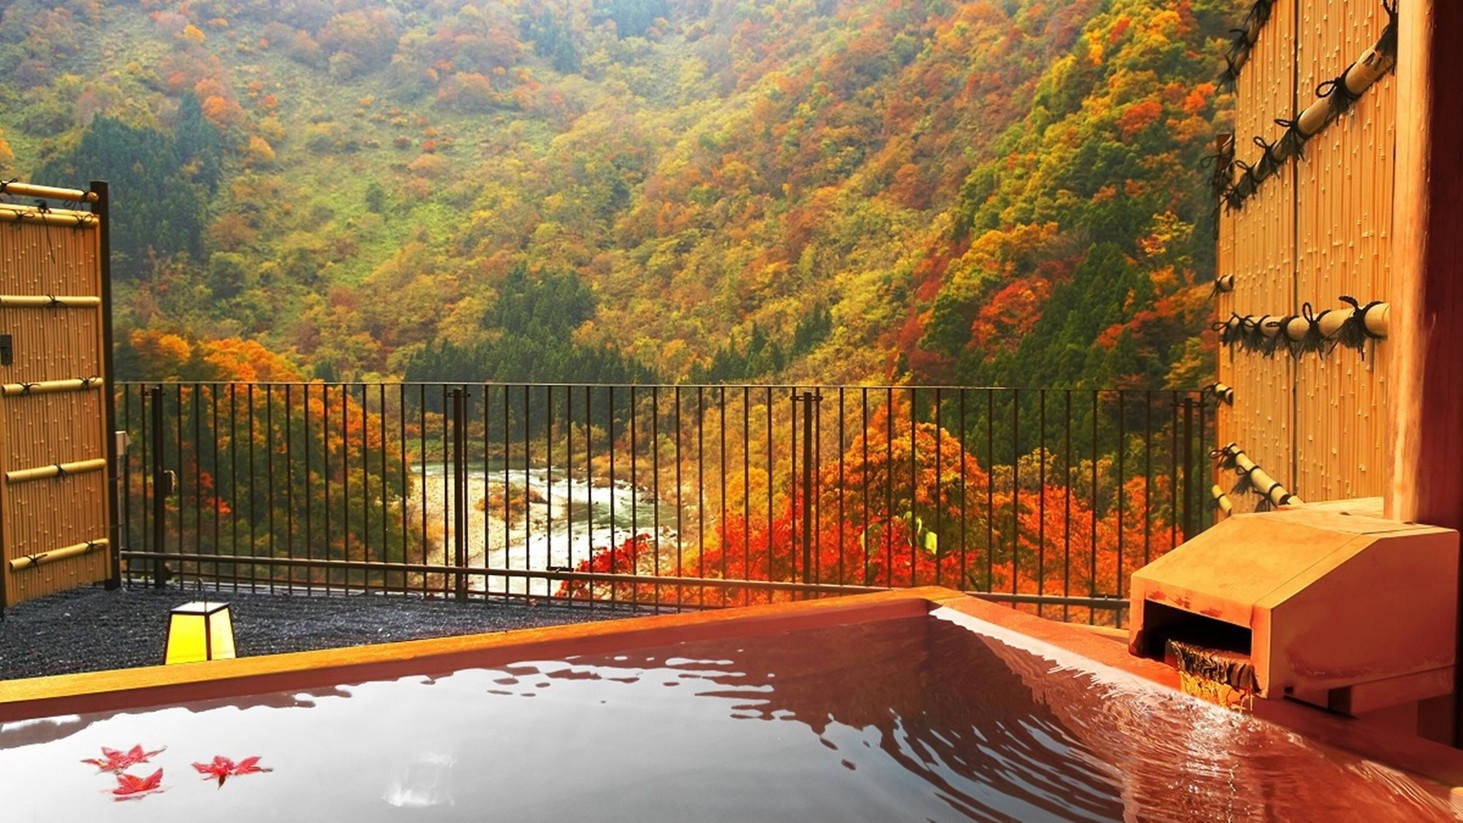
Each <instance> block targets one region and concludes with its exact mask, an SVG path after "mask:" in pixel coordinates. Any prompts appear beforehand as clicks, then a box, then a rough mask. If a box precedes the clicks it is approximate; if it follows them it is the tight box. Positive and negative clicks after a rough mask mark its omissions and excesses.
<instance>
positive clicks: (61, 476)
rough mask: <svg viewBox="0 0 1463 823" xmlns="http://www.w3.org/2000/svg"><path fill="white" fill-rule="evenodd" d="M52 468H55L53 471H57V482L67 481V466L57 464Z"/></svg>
mask: <svg viewBox="0 0 1463 823" xmlns="http://www.w3.org/2000/svg"><path fill="white" fill-rule="evenodd" d="M51 468H53V469H55V470H56V474H55V477H56V479H57V480H65V479H66V474H67V472H66V467H65V466H63V465H61V464H60V463H57V464H56V465H54V466H52V467H51Z"/></svg>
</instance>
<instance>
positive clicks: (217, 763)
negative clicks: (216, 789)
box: [193, 754, 234, 786]
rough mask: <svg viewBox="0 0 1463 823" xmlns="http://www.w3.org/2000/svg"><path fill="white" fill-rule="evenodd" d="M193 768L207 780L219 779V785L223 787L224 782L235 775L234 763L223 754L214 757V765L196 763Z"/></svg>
mask: <svg viewBox="0 0 1463 823" xmlns="http://www.w3.org/2000/svg"><path fill="white" fill-rule="evenodd" d="M193 768H194V769H196V770H197V771H198V773H199V774H201V775H203V777H204V778H205V779H207V778H210V777H213V778H217V779H218V785H220V786H222V785H223V784H224V780H225V779H227V778H228V776H229V775H231V774H233V773H234V761H232V760H230V759H228V758H227V757H224V756H223V755H221V754H218V755H214V757H213V762H212V763H194V764H193Z"/></svg>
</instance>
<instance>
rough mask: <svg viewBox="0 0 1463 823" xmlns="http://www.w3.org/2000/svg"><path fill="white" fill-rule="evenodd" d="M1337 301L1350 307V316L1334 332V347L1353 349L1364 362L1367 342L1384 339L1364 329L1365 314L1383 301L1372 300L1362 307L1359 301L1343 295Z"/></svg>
mask: <svg viewBox="0 0 1463 823" xmlns="http://www.w3.org/2000/svg"><path fill="white" fill-rule="evenodd" d="M1337 299H1338V300H1340V301H1341V302H1343V303H1345V304H1347V305H1349V306H1351V315H1350V316H1348V317H1347V318H1346V320H1345V321H1344V322H1342V324H1341V328H1339V329H1337V330H1336V342H1335V344H1334V345H1337V346H1344V347H1346V348H1348V349H1354V350H1356V352H1357V353H1358V354H1360V355H1361V357H1362V359H1363V360H1365V359H1366V344H1367V341H1368V340H1381V339H1383V337H1384V335H1381V334H1374V333H1372V331H1371V330H1370V329H1368V328H1367V327H1366V315H1367V312H1369V311H1371V310H1372V309H1374V308H1376V307H1377V306H1380V305H1382V303H1383V301H1381V300H1373V301H1372V302H1370V303H1368V304H1366V305H1365V306H1363V305H1361V303H1360V301H1358V300H1357V299H1356V298H1354V297H1352V296H1350V295H1346V294H1343V295H1341V296H1340V297H1339V298H1337Z"/></svg>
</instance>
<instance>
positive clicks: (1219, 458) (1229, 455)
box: [1209, 443, 1240, 469]
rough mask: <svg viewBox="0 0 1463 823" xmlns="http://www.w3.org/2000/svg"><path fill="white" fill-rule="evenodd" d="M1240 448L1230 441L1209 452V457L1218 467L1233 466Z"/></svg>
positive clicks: (1226, 467)
mask: <svg viewBox="0 0 1463 823" xmlns="http://www.w3.org/2000/svg"><path fill="white" fill-rule="evenodd" d="M1239 454H1240V448H1239V446H1238V445H1237V444H1235V443H1230V444H1229V445H1227V446H1224V447H1223V448H1218V449H1215V450H1213V451H1211V452H1209V459H1210V460H1213V461H1215V467H1216V468H1220V469H1233V468H1235V461H1236V460H1237V459H1238V458H1239Z"/></svg>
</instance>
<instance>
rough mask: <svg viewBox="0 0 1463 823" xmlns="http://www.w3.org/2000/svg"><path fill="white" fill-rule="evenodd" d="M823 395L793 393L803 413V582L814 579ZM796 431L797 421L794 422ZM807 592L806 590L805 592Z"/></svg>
mask: <svg viewBox="0 0 1463 823" xmlns="http://www.w3.org/2000/svg"><path fill="white" fill-rule="evenodd" d="M822 399H823V397H822V395H820V394H818V393H817V392H816V391H806V392H803V393H802V394H794V395H793V412H794V414H796V413H797V411H798V407H799V405H801V407H802V413H803V443H802V446H803V453H802V461H803V464H802V498H801V499H802V531H803V533H802V554H803V558H802V560H803V569H802V582H803V583H805V584H811V583H813V582H814V579H813V477H814V474H815V472H814V471H813V468H814V467H813V462H814V460H813V458H814V454H815V453H816V452H815V450H814V448H813V419H814V417H815V416H816V415H817V414H818V402H819V401H820V400H822ZM793 426H794V431H796V426H797V423H796V422H794V423H793ZM805 594H806V592H805Z"/></svg>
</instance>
